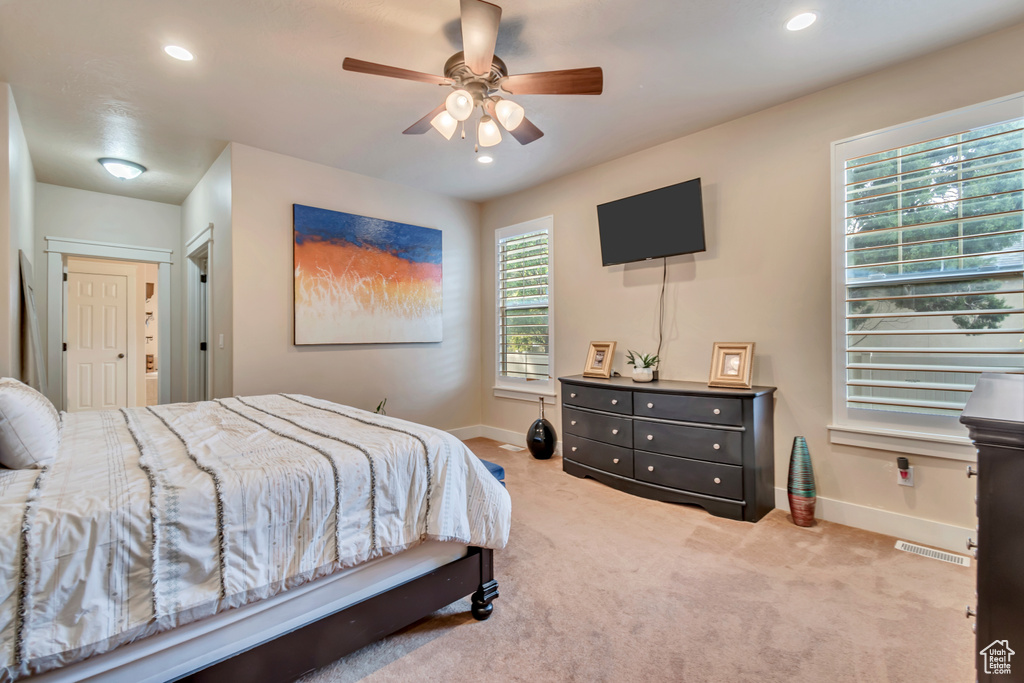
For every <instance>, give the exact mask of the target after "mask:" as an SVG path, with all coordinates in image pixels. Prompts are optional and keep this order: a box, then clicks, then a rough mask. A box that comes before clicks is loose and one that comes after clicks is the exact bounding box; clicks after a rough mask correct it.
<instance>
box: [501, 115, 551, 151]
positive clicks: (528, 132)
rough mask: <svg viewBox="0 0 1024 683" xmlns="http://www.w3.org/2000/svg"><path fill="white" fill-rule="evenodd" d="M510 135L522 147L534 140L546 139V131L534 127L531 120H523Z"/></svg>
mask: <svg viewBox="0 0 1024 683" xmlns="http://www.w3.org/2000/svg"><path fill="white" fill-rule="evenodd" d="M508 134H509V135H511V136H512V137H514V138H515V139H516V140H517V141H518V142H519V144H520V145H528V144H530V143H531V142H533V141H534V140H537V139H539V138H542V137H544V131H542V130H541V129H540V128H538V127H537V126H535V125H533V122H531V121H530V119H523V120H522V122H520V124H519V125H518V126H516V128H515V130H510V131H509V132H508Z"/></svg>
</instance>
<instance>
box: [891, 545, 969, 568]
mask: <svg viewBox="0 0 1024 683" xmlns="http://www.w3.org/2000/svg"><path fill="white" fill-rule="evenodd" d="M896 550H903V551H906V552H908V553H914V554H915V555H921V556H923V557H930V558H932V559H933V560H942V561H943V562H950V563H952V564H958V565H960V566H961V567H970V566H971V558H969V557H966V556H964V555H954V554H953V553H947V552H946V551H944V550H935V549H934V548H925V547H924V546H923V545H914V544H913V543H907V542H906V541H896Z"/></svg>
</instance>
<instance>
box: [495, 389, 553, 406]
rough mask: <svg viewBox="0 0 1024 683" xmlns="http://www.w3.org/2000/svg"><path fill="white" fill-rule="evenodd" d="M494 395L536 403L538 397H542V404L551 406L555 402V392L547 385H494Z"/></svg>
mask: <svg viewBox="0 0 1024 683" xmlns="http://www.w3.org/2000/svg"><path fill="white" fill-rule="evenodd" d="M494 395H495V396H496V397H497V398H511V399H515V400H518V401H529V402H530V403H536V402H537V399H538V398H543V399H544V404H545V405H549V406H553V405H555V404H556V400H555V398H556V397H555V392H553V391H551V390H550V389H548V388H547V387H537V388H536V389H527V388H525V387H523V388H520V387H494Z"/></svg>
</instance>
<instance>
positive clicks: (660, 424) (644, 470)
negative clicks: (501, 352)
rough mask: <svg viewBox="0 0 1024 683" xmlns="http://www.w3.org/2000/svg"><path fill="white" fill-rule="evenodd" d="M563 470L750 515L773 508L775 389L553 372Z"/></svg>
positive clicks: (724, 513)
mask: <svg viewBox="0 0 1024 683" xmlns="http://www.w3.org/2000/svg"><path fill="white" fill-rule="evenodd" d="M558 381H559V382H561V386H562V432H563V438H562V469H563V470H564V471H565V472H568V473H569V474H572V475H574V476H577V477H592V478H593V479H596V480H597V481H600V482H602V483H604V484H607V485H608V486H613V487H615V488H617V489H620V490H622V491H625V492H627V493H631V494H633V495H637V496H643V497H645V498H653V499H655V500H663V501H667V502H671V503H690V504H693V505H700V506H701V507H703V508H704V509H705V510H707V511H708V512H710V513H711V514H713V515H718V516H720V517H728V518H730V519H741V520H745V521H748V522H756V521H757V520H759V519H761V518H762V517H764V516H765V515H766V514H768V512H770V511H771V510H772V509H773V508H774V507H775V446H774V434H773V424H774V410H775V405H774V400H773V397H772V394H773V393H774V392H775V387H754V388H752V389H716V388H710V387H708V386H707V385H704V384H700V383H698V382H674V381H669V380H660V381H654V382H645V383H641V382H634V381H633V380H632V379H630V378H628V377H613V378H611V379H591V378H589V377H583V376H582V375H573V376H572V377H560V378H559V380H558Z"/></svg>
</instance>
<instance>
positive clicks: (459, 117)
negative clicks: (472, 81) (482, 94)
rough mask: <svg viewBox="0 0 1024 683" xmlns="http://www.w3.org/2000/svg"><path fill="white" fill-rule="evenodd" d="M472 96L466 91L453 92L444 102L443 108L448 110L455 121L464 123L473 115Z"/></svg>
mask: <svg viewBox="0 0 1024 683" xmlns="http://www.w3.org/2000/svg"><path fill="white" fill-rule="evenodd" d="M474 106H475V105H474V103H473V96H472V95H470V94H469V91H468V90H453V91H452V94H451V95H449V96H448V97H447V99H445V101H444V108H445V109H447V110H448V113H449V114H451V116H452V118H453V119H455V120H456V121H465V120H466V119H468V118H469V117H470V115H471V114H472V113H473V108H474Z"/></svg>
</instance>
